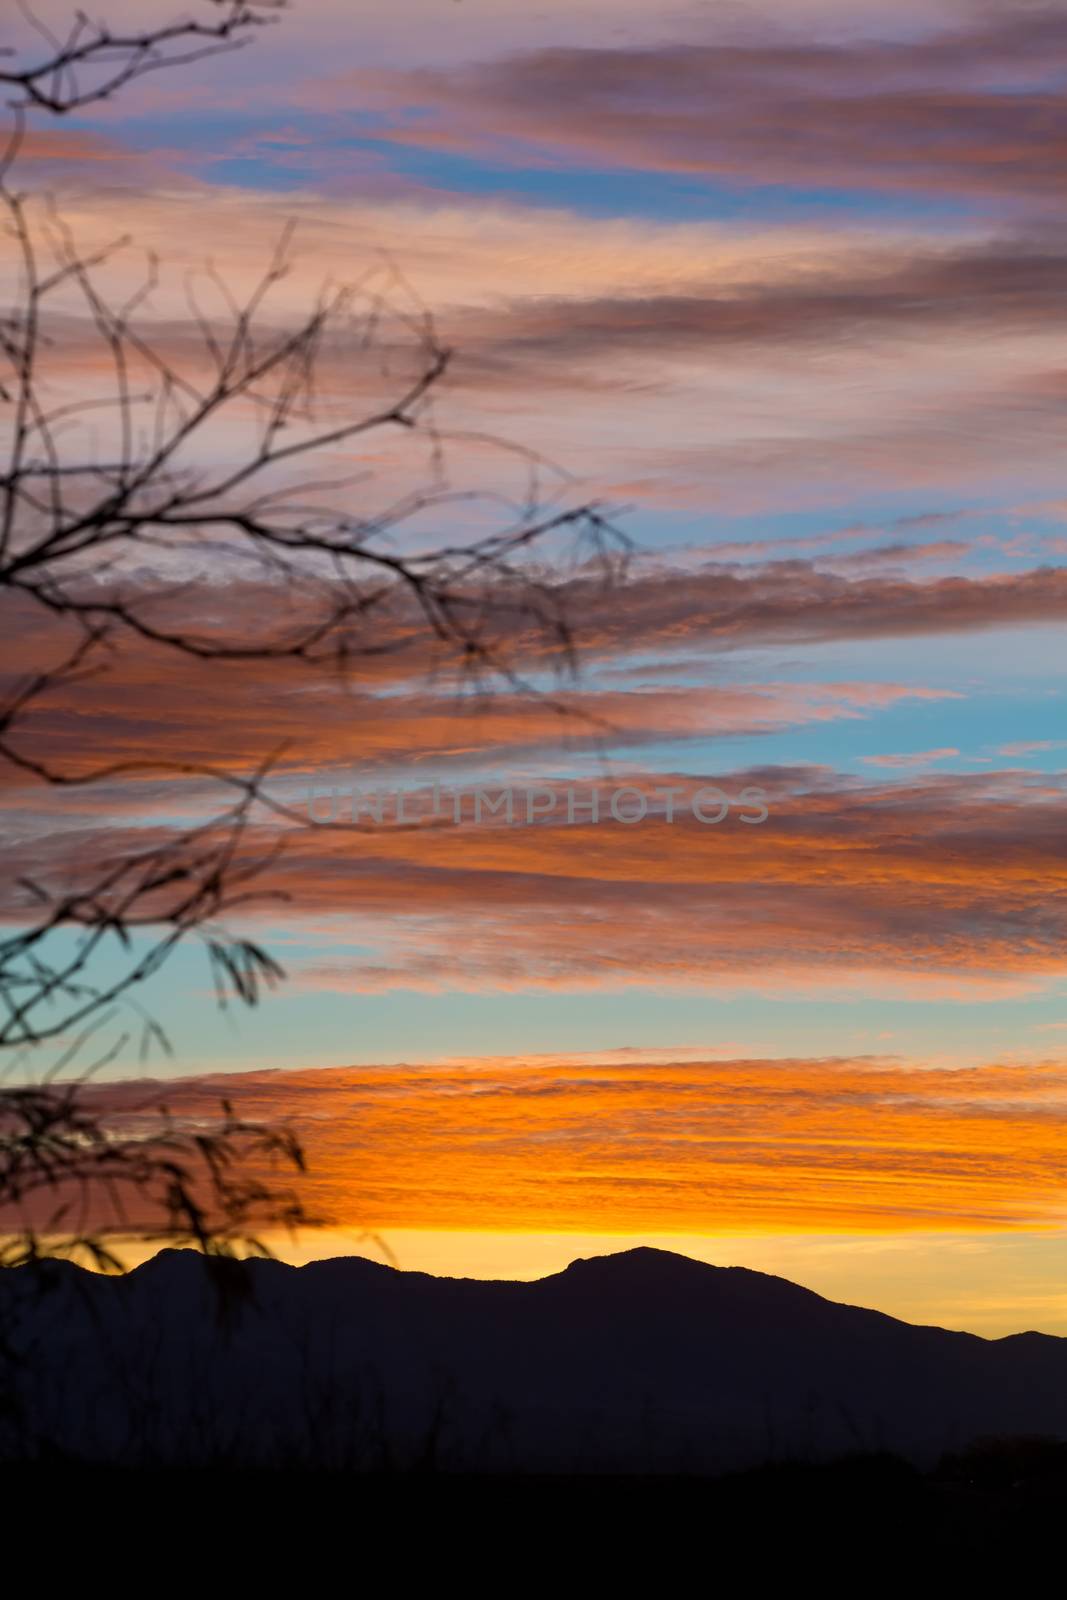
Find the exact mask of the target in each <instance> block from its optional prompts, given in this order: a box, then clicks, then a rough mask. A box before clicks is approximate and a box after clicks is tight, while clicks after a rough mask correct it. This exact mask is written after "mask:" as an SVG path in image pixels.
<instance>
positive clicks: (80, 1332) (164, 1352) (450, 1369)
mask: <svg viewBox="0 0 1067 1600" xmlns="http://www.w3.org/2000/svg"><path fill="white" fill-rule="evenodd" d="M220 1267H221V1269H222V1270H221V1273H214V1272H212V1271H211V1270H210V1268H209V1266H208V1265H207V1264H205V1262H204V1260H203V1258H202V1257H200V1256H198V1255H196V1254H195V1253H194V1252H191V1251H163V1252H162V1253H161V1254H159V1255H157V1256H156V1257H154V1258H153V1259H152V1260H150V1261H148V1262H147V1263H145V1265H143V1266H141V1267H139V1268H137V1269H136V1270H135V1271H133V1272H131V1273H130V1274H128V1275H127V1276H125V1277H120V1278H105V1277H102V1276H98V1275H94V1274H91V1273H87V1272H84V1271H82V1270H81V1269H80V1268H77V1267H73V1266H71V1265H69V1264H66V1263H61V1262H51V1263H45V1264H42V1265H41V1266H39V1267H36V1268H33V1269H19V1270H18V1271H12V1272H9V1273H7V1274H5V1275H3V1281H2V1282H0V1317H2V1318H3V1322H2V1323H0V1326H6V1327H7V1328H8V1330H9V1332H8V1335H7V1338H8V1344H9V1346H10V1347H11V1348H12V1350H13V1352H14V1353H15V1354H16V1356H18V1357H19V1358H20V1359H18V1360H17V1361H16V1362H15V1363H14V1365H13V1368H12V1370H13V1371H14V1373H15V1378H14V1388H15V1393H16V1398H17V1402H18V1403H17V1406H16V1407H15V1408H14V1413H13V1414H15V1415H17V1416H18V1417H19V1419H20V1420H19V1423H18V1426H17V1427H15V1426H14V1425H11V1427H9V1430H8V1440H7V1444H6V1445H5V1446H4V1448H6V1449H7V1450H8V1451H9V1453H10V1452H11V1451H14V1450H17V1449H22V1450H27V1449H32V1448H47V1449H48V1450H50V1451H52V1452H60V1453H62V1454H64V1455H66V1456H74V1457H76V1458H78V1459H80V1460H90V1461H101V1462H122V1463H136V1462H138V1461H142V1460H143V1461H160V1460H164V1461H175V1462H182V1463H196V1462H199V1461H212V1460H219V1459H226V1460H237V1461H242V1462H253V1463H272V1462H283V1463H298V1464H299V1463H308V1464H314V1465H318V1466H323V1467H329V1466H336V1465H346V1466H352V1465H365V1466H380V1465H383V1464H384V1465H394V1466H411V1465H418V1464H433V1465H435V1466H438V1467H442V1468H446V1469H447V1468H452V1469H457V1470H458V1469H468V1470H482V1471H485V1470H489V1471H509V1470H524V1471H528V1470H534V1471H553V1472H559V1471H564V1472H589V1471H624V1472H636V1471H639V1472H675V1471H720V1470H724V1469H730V1468H734V1467H738V1466H745V1465H749V1464H753V1463H757V1462H764V1461H768V1460H787V1459H804V1460H820V1459H830V1458H833V1457H835V1456H840V1455H841V1454H842V1453H845V1452H848V1451H882V1450H884V1451H893V1452H896V1453H898V1454H900V1455H903V1456H905V1457H907V1458H909V1459H910V1460H912V1461H914V1462H916V1463H917V1464H920V1465H922V1464H926V1463H929V1462H931V1461H932V1460H934V1459H935V1458H936V1457H938V1456H939V1455H941V1454H942V1453H943V1452H945V1451H949V1450H954V1449H959V1448H961V1447H963V1446H965V1445H966V1444H968V1443H969V1442H970V1441H971V1440H973V1439H974V1438H976V1437H978V1436H982V1435H994V1434H999V1435H1021V1434H1047V1435H1058V1436H1060V1437H1067V1339H1058V1338H1053V1337H1050V1336H1047V1335H1042V1334H1036V1333H1024V1334H1018V1335H1014V1336H1011V1337H1008V1338H1002V1339H983V1338H980V1337H978V1336H977V1335H974V1334H968V1333H955V1332H948V1331H946V1330H944V1329H941V1328H934V1327H917V1326H913V1325H911V1324H909V1323H905V1322H900V1321H898V1320H896V1319H894V1318H893V1317H889V1316H886V1315H883V1314H882V1313H881V1312H877V1311H869V1310H864V1309H862V1308H859V1307H856V1306H849V1305H840V1304H837V1303H835V1302H834V1301H831V1300H826V1299H824V1298H823V1297H822V1296H820V1295H818V1294H815V1293H813V1292H812V1291H811V1290H808V1289H803V1288H801V1287H799V1286H798V1285H797V1284H794V1283H790V1282H788V1281H787V1280H785V1279H782V1278H776V1277H771V1276H768V1275H767V1274H764V1273H759V1272H751V1271H748V1270H747V1269H745V1268H741V1267H713V1266H708V1265H705V1264H704V1263H701V1262H697V1261H693V1260H691V1259H689V1258H688V1257H685V1256H679V1255H674V1254H672V1253H670V1252H668V1251H662V1250H651V1249H636V1250H627V1251H623V1252H620V1253H618V1254H615V1255H609V1256H600V1257H595V1258H592V1259H589V1260H579V1261H575V1262H573V1263H572V1264H571V1265H570V1266H568V1267H567V1268H566V1269H565V1270H564V1271H562V1272H559V1273H557V1274H555V1275H553V1276H551V1277H547V1278H542V1279H540V1280H538V1281H536V1282H532V1283H513V1282H487V1281H483V1280H471V1279H452V1278H435V1277H431V1276H429V1275H427V1274H425V1273H419V1272H402V1271H398V1270H396V1269H395V1268H392V1267H388V1266H384V1265H380V1264H378V1263H376V1262H372V1261H368V1260H365V1259H362V1258H359V1257H352V1258H343V1259H332V1260H327V1261H321V1262H315V1263H312V1264H310V1265H308V1266H304V1267H299V1268H297V1267H290V1266H286V1265H283V1264H282V1263H279V1262H276V1261H258V1260H257V1261H249V1262H245V1263H228V1262H224V1263H221V1264H220ZM3 1437H4V1436H3V1434H2V1433H0V1439H2V1438H3ZM34 1441H36V1443H35V1442H34Z"/></svg>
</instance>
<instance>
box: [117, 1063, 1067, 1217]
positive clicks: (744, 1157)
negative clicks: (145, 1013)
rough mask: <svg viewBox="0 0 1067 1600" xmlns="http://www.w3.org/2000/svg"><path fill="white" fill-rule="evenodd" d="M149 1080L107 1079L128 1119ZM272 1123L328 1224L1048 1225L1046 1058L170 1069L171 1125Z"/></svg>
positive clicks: (1049, 1069) (1056, 1067) (1058, 1181)
mask: <svg viewBox="0 0 1067 1600" xmlns="http://www.w3.org/2000/svg"><path fill="white" fill-rule="evenodd" d="M147 1089H148V1086H146V1085H145V1084H143V1083H132V1084H126V1085H119V1084H114V1085H109V1086H106V1087H103V1088H101V1089H100V1091H98V1099H99V1104H100V1106H101V1109H106V1110H107V1111H108V1112H109V1113H110V1114H111V1115H112V1116H118V1117H120V1118H121V1117H122V1116H123V1115H126V1116H130V1117H133V1118H134V1119H136V1116H137V1111H136V1108H137V1107H138V1106H140V1105H141V1104H142V1103H143V1102H144V1100H145V1098H146V1093H147ZM221 1097H225V1098H227V1099H229V1100H230V1101H231V1102H232V1103H233V1104H234V1106H235V1109H236V1110H237V1112H238V1114H240V1115H244V1116H247V1117H250V1118H256V1119H260V1118H262V1119H266V1120H270V1121H277V1120H284V1121H287V1122H289V1123H290V1124H291V1125H292V1126H293V1127H294V1128H295V1129H296V1130H297V1132H298V1133H299V1134H300V1135H301V1136H302V1138H303V1139H304V1142H305V1145H306V1148H307V1155H308V1164H309V1173H308V1178H307V1199H308V1202H309V1204H310V1206H311V1207H312V1209H317V1210H318V1211H319V1212H320V1214H324V1215H326V1216H328V1217H329V1218H330V1219H331V1221H332V1222H334V1223H335V1224H336V1225H340V1226H346V1225H347V1226H356V1227H376V1228H388V1227H413V1228H420V1227H432V1228H442V1227H444V1228H449V1227H451V1228H465V1227H471V1226H476V1227H478V1228H513V1229H518V1230H535V1229H552V1228H567V1229H572V1230H573V1229H590V1230H592V1229H596V1228H605V1229H609V1230H612V1231H616V1232H618V1231H627V1230H639V1229H656V1228H659V1229H663V1230H666V1231H672V1230H674V1231H686V1230H689V1231H695V1232H701V1231H707V1229H708V1225H709V1221H711V1220H712V1219H713V1221H714V1228H715V1231H717V1232H719V1231H721V1232H726V1233H728V1232H730V1231H733V1230H737V1231H748V1230H764V1231H773V1232H791V1231H793V1230H801V1231H807V1232H810V1231H813V1230H814V1231H831V1232H832V1231H839V1232H850V1231H859V1230H865V1231H869V1232H874V1233H877V1232H899V1233H914V1232H923V1231H928V1230H937V1229H945V1228H954V1229H976V1230H979V1229H980V1230H989V1231H993V1232H995V1231H998V1230H1011V1229H1018V1228H1037V1229H1041V1228H1051V1227H1054V1226H1057V1225H1058V1223H1059V1221H1060V1219H1061V1215H1062V1172H1063V1162H1064V1157H1065V1153H1067V1143H1065V1141H1067V1132H1065V1127H1067V1124H1065V1121H1064V1116H1063V1112H1064V1106H1065V1103H1067V1069H1065V1068H1064V1064H1063V1062H1062V1061H1059V1060H1057V1059H1051V1060H1049V1061H1046V1062H1041V1063H1036V1064H1031V1065H1026V1066H1021V1065H1018V1064H1013V1063H1011V1062H990V1063H988V1064H980V1065H975V1066H973V1067H969V1068H953V1069H946V1068H939V1067H937V1066H934V1065H927V1064H925V1063H920V1062H916V1063H906V1062H899V1061H893V1060H888V1061H886V1060H881V1061H880V1060H870V1059H859V1060H857V1059H838V1058H820V1059H811V1058H807V1059H804V1058H799V1059H783V1060H753V1059H745V1058H740V1059H738V1058H728V1059H725V1060H724V1059H706V1060H703V1061H702V1060H699V1059H693V1057H692V1054H691V1053H687V1054H686V1057H685V1059H682V1060H672V1059H671V1058H670V1053H669V1051H665V1052H663V1058H662V1059H660V1060H658V1061H656V1060H645V1061H640V1060H639V1061H634V1062H631V1063H627V1062H625V1061H620V1060H614V1061H612V1060H610V1059H609V1060H605V1061H603V1062H593V1061H589V1060H588V1059H582V1058H581V1057H576V1058H574V1059H573V1060H569V1061H568V1060H567V1059H561V1060H558V1061H551V1062H542V1061H538V1060H537V1059H532V1060H531V1059H526V1058H522V1057H518V1058H512V1059H510V1060H507V1059H497V1060H494V1061H488V1062H480V1061H478V1060H476V1059H475V1060H469V1061H466V1062H461V1061H456V1062H449V1063H439V1064H431V1065H410V1066H395V1067H384V1066H383V1067H375V1066H369V1067H342V1068H338V1069H336V1070H331V1069H326V1070H318V1071H305V1072H301V1071H298V1070H296V1071H281V1072H271V1073H247V1074H232V1073H228V1074H226V1075H225V1076H224V1077H219V1078H214V1079H212V1078H198V1079H197V1078H194V1079H185V1080H177V1081H174V1082H171V1083H168V1085H167V1103H168V1106H169V1107H170V1110H171V1112H172V1114H174V1115H175V1116H176V1117H178V1118H180V1119H184V1118H194V1119H200V1118H203V1117H210V1116H211V1115H212V1114H213V1113H216V1112H217V1109H218V1103H219V1100H220V1098H221Z"/></svg>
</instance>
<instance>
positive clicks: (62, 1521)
mask: <svg viewBox="0 0 1067 1600" xmlns="http://www.w3.org/2000/svg"><path fill="white" fill-rule="evenodd" d="M0 1507H2V1516H3V1523H4V1526H5V1528H6V1530H7V1532H8V1536H9V1542H10V1537H11V1535H12V1534H14V1535H16V1537H17V1540H18V1542H20V1543H24V1547H25V1546H26V1545H28V1546H38V1547H39V1541H40V1538H41V1535H40V1532H39V1531H38V1530H40V1529H46V1530H47V1529H49V1528H51V1529H52V1530H53V1531H54V1532H55V1533H58V1534H59V1544H60V1545H63V1546H66V1547H67V1553H72V1552H73V1551H75V1550H81V1551H83V1552H85V1551H89V1550H91V1549H93V1548H97V1549H103V1548H105V1547H106V1546H107V1545H108V1544H109V1543H110V1542H111V1541H113V1540H115V1538H116V1537H117V1538H118V1540H119V1542H120V1545H121V1546H122V1547H123V1548H125V1549H126V1550H128V1551H130V1552H132V1551H134V1550H137V1551H138V1552H141V1551H147V1552H153V1553H154V1557H155V1563H154V1570H155V1578H154V1579H153V1583H155V1582H157V1581H160V1580H163V1579H165V1578H168V1577H170V1576H172V1574H176V1573H177V1570H178V1569H179V1568H181V1569H183V1570H184V1569H185V1568H186V1565H187V1563H191V1564H192V1566H193V1567H194V1568H196V1567H198V1566H199V1565H201V1564H202V1569H203V1575H204V1578H205V1580H208V1579H210V1580H211V1581H212V1582H213V1583H215V1582H219V1583H221V1584H222V1587H223V1592H226V1586H227V1585H234V1586H235V1584H236V1581H237V1579H238V1578H239V1579H240V1581H241V1582H242V1585H244V1584H247V1583H248V1582H250V1581H253V1579H255V1580H257V1581H258V1580H260V1579H261V1577H262V1576H264V1575H265V1576H267V1577H273V1578H274V1579H275V1580H276V1581H277V1582H279V1583H280V1582H282V1581H283V1579H287V1578H288V1576H289V1575H290V1574H291V1573H294V1572H295V1573H296V1574H297V1575H298V1576H299V1575H303V1577H304V1578H310V1577H311V1576H312V1575H313V1574H314V1573H316V1572H320V1571H321V1570H323V1569H326V1568H328V1569H329V1570H330V1571H331V1572H332V1573H333V1574H334V1575H335V1581H337V1582H338V1583H339V1584H340V1587H341V1588H342V1589H345V1590H348V1589H355V1590H361V1589H364V1588H365V1587H368V1586H369V1584H370V1579H369V1573H368V1568H367V1565H366V1563H367V1561H368V1560H369V1559H370V1558H372V1557H373V1559H374V1561H375V1562H378V1561H381V1560H384V1561H385V1562H386V1563H387V1566H386V1568H385V1569H383V1572H387V1573H388V1578H387V1579H386V1578H385V1577H384V1576H383V1578H382V1579H381V1586H382V1587H383V1588H392V1587H394V1586H403V1587H406V1585H407V1583H408V1582H409V1581H412V1580H418V1581H419V1582H420V1584H421V1583H423V1582H425V1583H427V1585H428V1586H433V1587H436V1580H438V1579H440V1580H441V1581H442V1582H443V1581H444V1579H445V1578H446V1577H447V1578H449V1579H450V1580H454V1579H455V1577H456V1573H457V1566H458V1567H459V1569H460V1570H461V1571H462V1572H463V1573H464V1574H465V1575H466V1576H467V1578H469V1579H471V1580H475V1581H476V1582H477V1586H478V1587H482V1586H484V1582H485V1580H487V1579H488V1580H491V1584H492V1586H493V1587H494V1588H499V1590H500V1591H501V1592H509V1591H511V1590H512V1589H516V1588H522V1587H523V1586H524V1584H528V1583H530V1582H532V1581H535V1580H536V1581H537V1582H538V1584H539V1585H543V1584H544V1582H545V1580H546V1578H548V1579H549V1580H550V1581H552V1582H553V1583H555V1582H556V1581H558V1582H559V1583H560V1584H561V1585H565V1586H566V1587H567V1589H568V1590H569V1589H570V1588H571V1586H572V1585H573V1584H574V1583H576V1582H577V1581H579V1580H583V1581H589V1580H591V1579H596V1580H597V1582H598V1586H600V1585H608V1584H610V1585H611V1586H612V1587H614V1586H616V1585H620V1586H621V1585H626V1586H627V1588H628V1589H629V1590H631V1591H632V1589H633V1588H634V1587H641V1588H645V1587H647V1588H648V1589H649V1590H650V1591H651V1592H654V1593H669V1594H674V1593H676V1592H681V1591H682V1590H684V1589H688V1588H690V1587H691V1586H692V1585H693V1584H694V1583H695V1584H696V1585H697V1586H698V1587H699V1588H701V1589H707V1588H722V1589H729V1590H730V1591H731V1592H738V1593H741V1592H743V1591H744V1590H745V1589H746V1588H748V1587H760V1586H762V1580H765V1579H768V1578H770V1577H771V1576H772V1575H773V1577H774V1578H775V1580H776V1582H777V1581H780V1579H781V1576H782V1574H783V1573H786V1574H788V1575H790V1576H791V1577H794V1578H795V1579H796V1580H797V1581H798V1582H799V1581H801V1580H803V1581H805V1582H807V1581H810V1580H811V1579H812V1578H813V1577H818V1576H820V1575H822V1576H824V1577H825V1576H828V1575H829V1574H830V1573H834V1572H836V1573H842V1574H844V1575H845V1576H846V1577H851V1578H852V1580H853V1581H854V1584H855V1587H856V1588H858V1589H863V1588H868V1587H872V1586H876V1585H877V1583H878V1581H879V1579H888V1578H890V1577H893V1578H898V1577H907V1578H909V1579H911V1580H914V1581H915V1582H916V1583H917V1584H921V1582H922V1580H923V1579H924V1578H929V1579H931V1580H932V1579H933V1577H934V1575H935V1574H942V1575H946V1576H951V1575H953V1574H955V1575H956V1576H959V1575H961V1574H962V1573H964V1572H967V1573H968V1574H972V1575H974V1576H975V1577H978V1578H981V1577H982V1576H983V1575H985V1576H989V1575H991V1574H992V1573H993V1572H994V1571H996V1572H997V1573H998V1574H1005V1575H1009V1576H1012V1577H1013V1578H1014V1579H1015V1580H1016V1581H1018V1580H1019V1579H1021V1578H1022V1577H1023V1576H1024V1575H1025V1574H1027V1573H1028V1572H1029V1571H1030V1570H1031V1568H1033V1567H1035V1565H1036V1564H1037V1563H1048V1562H1050V1561H1051V1562H1052V1563H1054V1565H1053V1566H1052V1568H1051V1570H1050V1574H1049V1575H1050V1577H1052V1576H1053V1575H1055V1574H1058V1572H1059V1568H1060V1556H1061V1552H1062V1549H1063V1545H1064V1542H1065V1539H1067V1446H1065V1445H1062V1444H1059V1443H1056V1442H1054V1441H1051V1440H997V1441H988V1442H984V1443H982V1444H979V1445H977V1446H975V1447H974V1448H973V1449H972V1450H970V1451H969V1452H967V1453H966V1454H964V1455H961V1456H959V1457H956V1458H952V1459H949V1460H947V1461H945V1462H943V1463H941V1464H940V1465H939V1467H938V1468H937V1469H936V1470H934V1471H933V1472H927V1473H923V1472H919V1471H918V1470H916V1469H915V1468H914V1467H913V1466H911V1465H909V1464H908V1463H907V1462H905V1461H903V1460H901V1459H899V1458H896V1457H893V1456H888V1455H865V1456H851V1457H845V1458H842V1459H841V1460H838V1461H834V1462H828V1463H821V1464H811V1463H791V1464H790V1463H778V1464H775V1465H773V1466H767V1467H759V1468H754V1469H751V1470H748V1471H745V1472H739V1473H732V1474H726V1475H723V1476H720V1477H714V1478H707V1477H700V1476H673V1475H659V1474H657V1475H655V1476H652V1477H644V1476H640V1475H625V1476H605V1475H600V1476H585V1475H579V1476H575V1475H569V1474H546V1475H507V1474H498V1475H482V1474H448V1473H437V1472H427V1473H398V1474H381V1473H377V1474H375V1473H362V1474H361V1473H348V1472H337V1473H321V1474H320V1473H316V1472H314V1471H308V1470H303V1471H240V1470H233V1471H231V1470H223V1469H214V1468H210V1467H207V1468H205V1467H198V1468H195V1469H187V1470H182V1469H178V1468H159V1469H154V1470H153V1469H148V1470H145V1469H141V1470H137V1471H133V1470H130V1469H121V1468H100V1467H96V1468H89V1467H84V1466H79V1465H77V1464H71V1463H62V1462H54V1463H51V1464H46V1463H36V1464H34V1465H32V1466H29V1467H22V1468H17V1467H13V1466H11V1467H7V1468H4V1469H3V1470H2V1471H0ZM55 1553H56V1554H59V1553H60V1551H59V1548H58V1547H57V1549H56V1552H55ZM161 1558H162V1560H161ZM339 1563H340V1566H339V1565H338V1564H339ZM736 1563H741V1564H742V1566H741V1569H738V1567H737V1566H736V1565H735V1564H736ZM1054 1581H1055V1582H1056V1584H1057V1586H1058V1583H1059V1578H1058V1576H1055V1577H1054ZM316 1586H317V1585H316ZM331 1586H332V1582H331ZM374 1586H375V1587H377V1586H378V1583H375V1585H374Z"/></svg>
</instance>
